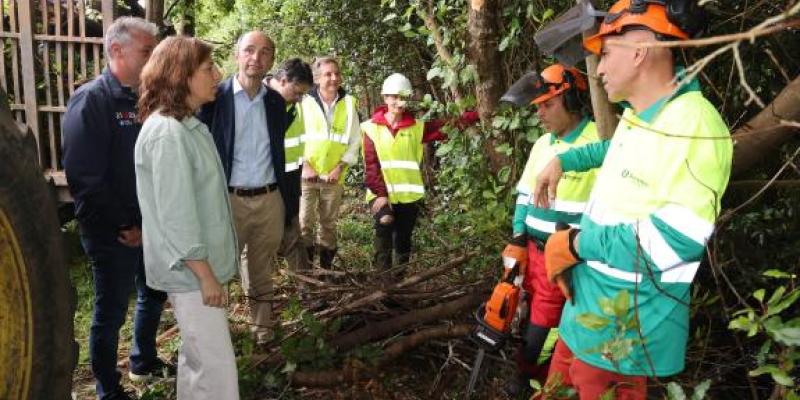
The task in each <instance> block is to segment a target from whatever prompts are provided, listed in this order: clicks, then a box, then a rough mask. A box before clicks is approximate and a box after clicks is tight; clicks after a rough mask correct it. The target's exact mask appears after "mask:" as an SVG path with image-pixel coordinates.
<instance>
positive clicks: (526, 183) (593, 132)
mask: <svg viewBox="0 0 800 400" xmlns="http://www.w3.org/2000/svg"><path fill="white" fill-rule="evenodd" d="M578 130H579V131H578ZM576 131H577V133H578V134H577V136H576V137H575V140H574V141H573V142H572V143H570V142H567V141H564V140H561V139H558V138H555V137H554V136H553V134H552V133H551V134H547V135H544V136H542V137H540V138H539V139H538V140H537V141H536V143H535V144H534V145H533V148H531V153H530V156H529V157H528V163H527V164H526V165H525V170H524V171H523V173H522V178H521V179H520V181H519V184H518V185H517V191H518V192H519V193H520V195H519V196H518V197H517V203H518V204H527V205H528V215H527V216H526V217H525V225H526V226H527V230H528V234H530V235H533V236H535V237H537V238H539V239H542V240H546V239H547V237H548V236H549V235H550V234H551V233H553V232H555V225H556V222H565V223H569V224H570V225H571V226H573V227H574V226H576V224H575V222H577V221H578V220H579V219H580V215H581V213H583V211H584V209H585V208H586V204H587V201H588V199H589V195H590V193H591V191H592V186H594V181H595V178H596V175H597V170H590V171H587V172H566V173H565V174H564V176H563V178H562V179H561V181H560V182H559V183H558V189H557V190H556V199H555V202H554V203H553V206H552V209H549V210H547V211H546V212H545V211H544V210H541V209H537V208H536V207H534V206H533V196H532V193H533V188H534V187H536V176H537V175H538V174H539V173H540V172H541V171H542V169H544V167H545V166H546V165H547V163H549V162H550V160H552V159H553V158H554V157H555V156H556V154H559V153H562V152H564V151H566V150H569V149H571V148H573V147H580V146H583V145H585V144H588V143H593V142H596V141H598V140H599V137H598V136H597V128H596V126H595V124H594V122H592V121H591V120H588V119H586V120H583V121H581V123H580V125H578V126H577V127H576V128H575V131H573V132H576ZM571 135H572V133H570V134H568V135H567V137H569V136H571Z"/></svg>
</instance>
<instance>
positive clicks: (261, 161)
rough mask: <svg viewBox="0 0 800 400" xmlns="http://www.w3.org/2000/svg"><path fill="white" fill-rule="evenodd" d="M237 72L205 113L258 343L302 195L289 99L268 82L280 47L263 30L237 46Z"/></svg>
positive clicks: (266, 328)
mask: <svg viewBox="0 0 800 400" xmlns="http://www.w3.org/2000/svg"><path fill="white" fill-rule="evenodd" d="M235 56H236V62H237V65H238V68H239V70H238V72H237V73H236V74H235V75H234V76H232V77H230V78H228V79H227V80H225V81H224V82H223V83H222V84H220V86H219V89H218V90H217V99H216V100H215V101H214V102H213V103H209V104H207V105H206V106H204V107H203V109H202V110H201V111H200V119H201V120H202V121H203V122H205V123H206V125H208V127H209V130H210V131H211V133H212V135H213V136H214V141H215V142H216V145H217V150H218V152H219V156H220V159H221V160H222V166H223V168H224V169H225V175H226V177H227V179H228V191H229V193H230V202H231V209H232V210H233V217H234V227H235V228H236V236H237V237H238V242H239V251H240V252H242V251H243V250H245V248H246V251H247V253H246V254H247V262H246V263H243V265H242V267H241V276H242V287H243V289H244V291H245V294H246V295H247V296H248V299H249V305H250V320H251V321H250V322H251V324H252V331H253V332H254V333H255V337H256V341H257V342H258V343H259V344H261V345H263V344H266V343H267V342H269V341H270V340H271V339H272V337H273V329H272V328H273V324H274V321H273V318H272V306H271V303H270V301H271V299H272V296H273V288H272V274H273V271H274V269H275V264H276V255H277V251H278V248H279V246H280V243H281V238H282V237H283V231H284V227H285V226H286V224H287V223H288V221H291V220H292V218H293V217H294V216H295V215H297V210H298V197H299V191H298V190H297V188H296V185H293V184H292V183H291V182H290V180H289V179H288V178H287V176H286V172H285V154H284V133H285V132H286V128H287V124H288V117H287V113H286V103H285V101H284V100H283V97H281V95H280V94H279V93H278V92H276V91H275V90H272V89H270V88H268V87H266V86H265V85H264V84H263V83H262V80H263V79H264V76H265V75H266V72H267V71H268V70H269V69H270V68H272V64H273V61H274V56H275V44H274V42H273V41H272V39H270V38H269V37H268V36H267V35H266V34H264V33H263V32H259V31H253V32H248V33H246V34H244V35H242V36H241V37H240V38H239V40H238V41H237V43H236V49H235Z"/></svg>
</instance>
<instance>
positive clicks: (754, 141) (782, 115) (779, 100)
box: [732, 75, 800, 176]
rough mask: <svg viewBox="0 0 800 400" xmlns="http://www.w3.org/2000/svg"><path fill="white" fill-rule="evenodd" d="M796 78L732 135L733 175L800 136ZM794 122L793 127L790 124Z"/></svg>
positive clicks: (799, 91) (799, 93)
mask: <svg viewBox="0 0 800 400" xmlns="http://www.w3.org/2000/svg"><path fill="white" fill-rule="evenodd" d="M798 121H800V75H798V76H797V77H795V78H794V80H793V81H792V82H791V83H789V84H788V85H786V87H785V88H784V89H783V90H782V91H781V92H780V93H779V94H778V95H777V96H776V97H775V99H773V100H772V103H770V104H769V105H767V107H766V108H764V109H763V110H761V112H760V113H758V115H756V116H755V117H753V118H752V119H751V120H750V121H748V122H747V124H745V125H744V126H742V127H741V128H739V129H737V130H736V132H734V133H733V140H734V151H733V173H732V175H734V176H736V175H741V174H742V173H744V172H746V171H749V170H750V168H752V167H753V166H755V165H757V164H758V162H759V161H762V160H765V159H769V158H770V157H768V155H769V154H770V153H771V152H773V151H775V150H776V149H778V148H779V147H780V146H781V145H782V144H783V143H785V142H786V141H788V140H789V139H791V138H792V137H793V136H794V135H796V134H797V133H798V132H800V128H798V126H797V125H796V123H797V122H798ZM792 122H794V124H791V123H792Z"/></svg>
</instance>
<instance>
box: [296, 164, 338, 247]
mask: <svg viewBox="0 0 800 400" xmlns="http://www.w3.org/2000/svg"><path fill="white" fill-rule="evenodd" d="M343 190H344V187H343V186H342V185H341V184H339V183H327V182H309V181H305V180H304V181H303V195H302V196H301V197H300V235H301V237H302V239H303V245H305V246H313V245H314V244H315V235H314V233H315V231H317V232H316V244H317V245H319V246H321V247H324V248H326V249H330V250H333V249H335V248H336V222H337V220H338V219H339V206H340V205H342V192H343ZM318 221H319V229H318V230H317V229H316V228H317V222H318Z"/></svg>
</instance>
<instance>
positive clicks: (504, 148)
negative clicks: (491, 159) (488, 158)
mask: <svg viewBox="0 0 800 400" xmlns="http://www.w3.org/2000/svg"><path fill="white" fill-rule="evenodd" d="M494 151H496V152H498V153H502V154H505V155H507V156H510V155H511V153H512V152H513V151H514V149H513V148H512V147H511V145H510V144H508V143H503V144H501V145H499V146H497V147H495V148H494Z"/></svg>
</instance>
